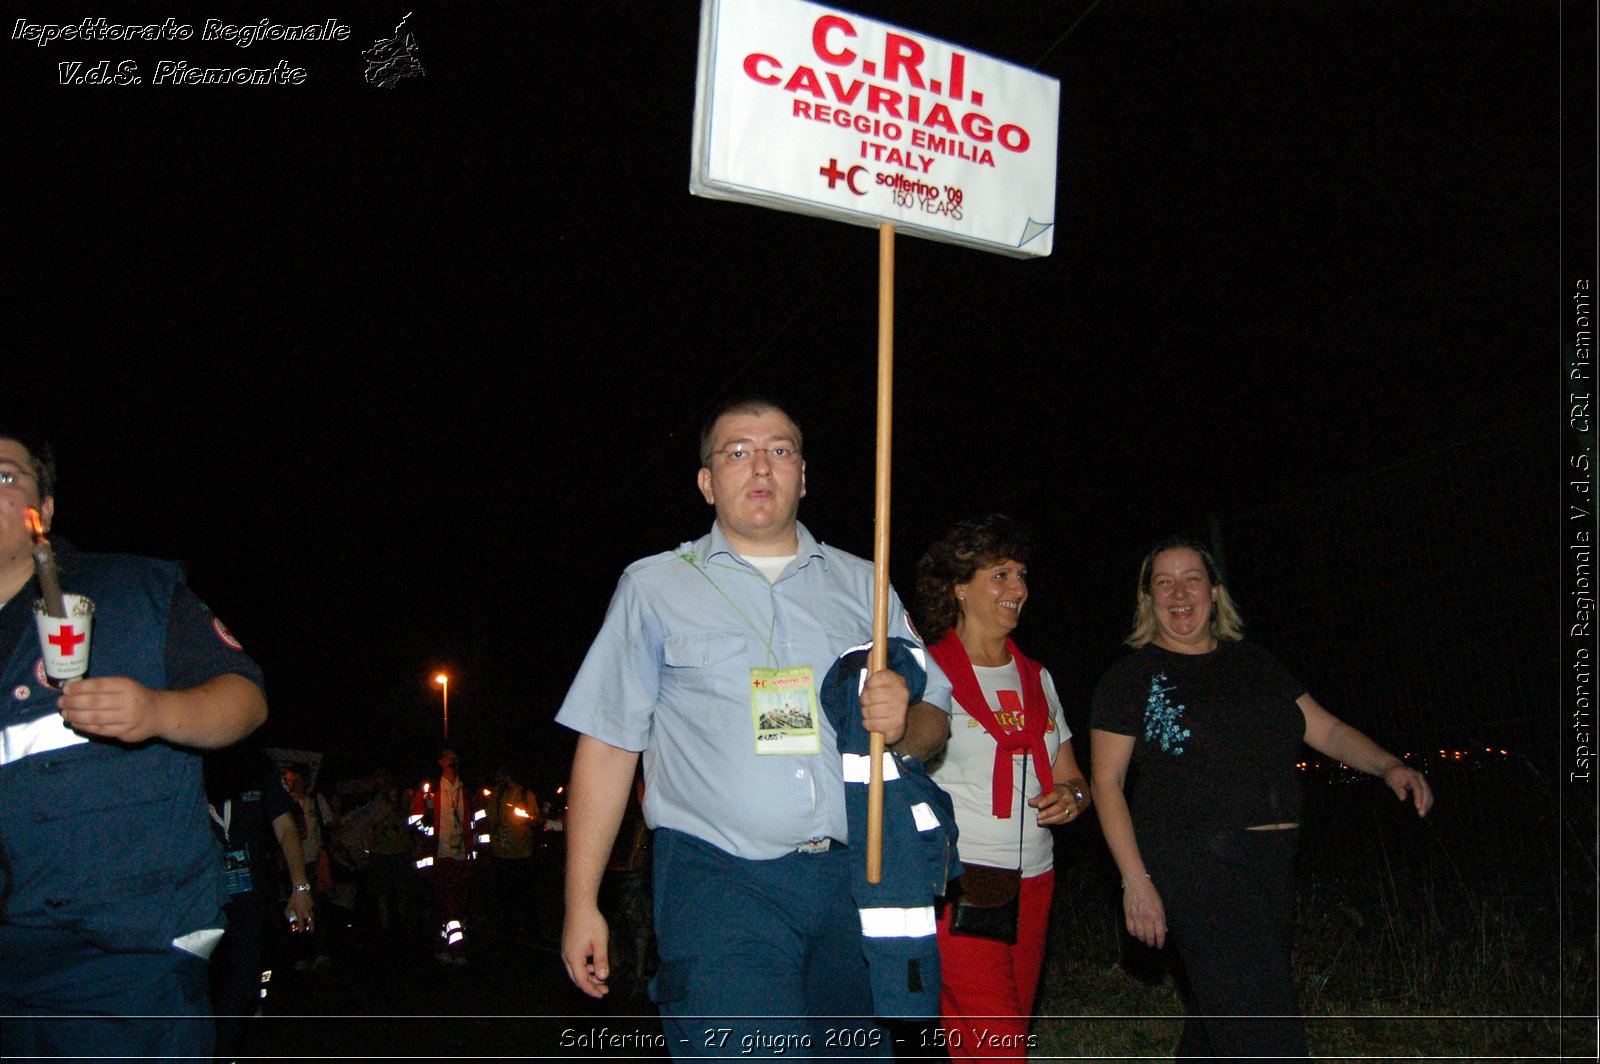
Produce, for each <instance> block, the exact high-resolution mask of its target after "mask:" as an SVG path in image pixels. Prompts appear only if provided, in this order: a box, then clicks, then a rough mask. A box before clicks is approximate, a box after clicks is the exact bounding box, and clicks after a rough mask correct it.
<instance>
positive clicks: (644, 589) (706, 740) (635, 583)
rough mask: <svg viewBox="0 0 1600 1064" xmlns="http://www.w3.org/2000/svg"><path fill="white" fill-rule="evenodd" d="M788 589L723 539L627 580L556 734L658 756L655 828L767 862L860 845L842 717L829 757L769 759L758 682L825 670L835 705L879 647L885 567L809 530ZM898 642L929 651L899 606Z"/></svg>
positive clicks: (892, 607) (932, 690)
mask: <svg viewBox="0 0 1600 1064" xmlns="http://www.w3.org/2000/svg"><path fill="white" fill-rule="evenodd" d="M796 532H797V534H798V537H799V550H798V552H797V553H796V555H795V559H794V561H792V562H790V563H789V565H788V566H787V567H786V568H785V569H784V571H783V573H782V574H781V575H780V576H779V577H778V579H777V581H776V582H773V583H769V582H768V581H767V578H766V577H765V576H763V575H761V573H760V572H759V571H757V570H756V569H755V568H754V567H753V566H751V565H750V564H749V563H748V562H746V561H744V559H742V558H740V557H739V555H738V554H737V553H735V551H734V550H733V548H732V547H731V546H730V545H729V544H728V541H727V538H726V537H725V536H724V535H723V534H722V529H721V528H720V527H718V526H716V525H713V526H712V529H711V534H710V535H708V536H705V537H703V538H701V539H700V540H698V541H696V542H694V543H685V544H683V545H682V546H680V547H679V548H678V549H677V550H675V551H668V552H666V553H664V554H658V555H655V556H654V557H651V558H645V559H643V560H641V561H638V562H635V563H634V564H632V565H630V566H629V567H628V568H627V571H625V572H624V573H623V574H622V580H621V581H620V582H619V583H618V585H617V591H616V594H615V595H613V596H612V598H611V605H610V607H609V608H608V609H607V611H606V618H605V622H604V623H603V624H602V625H601V628H600V634H599V636H598V637H596V639H595V641H594V644H593V646H591V647H590V648H589V653H588V655H587V656H586V657H585V658H584V662H583V666H582V668H580V669H579V670H578V676H577V678H576V679H575V680H574V681H573V683H572V687H571V689H570V690H569V691H568V692H567V697H566V700H565V701H564V702H563V703H562V705H561V710H560V712H558V713H557V714H556V720H557V721H558V722H560V723H561V724H564V725H566V726H567V727H569V728H571V729H573V730H574V731H578V732H582V733H583V734H585V735H589V736H592V737H593V738H596V739H599V740H600V741H602V742H605V743H609V744H610V745H612V746H616V747H620V748H622V749H625V750H641V751H643V754H644V756H643V761H644V776H645V806H644V812H645V820H646V822H647V823H648V824H649V825H650V826H651V827H652V828H656V827H667V828H672V829H674V830H677V831H683V832H687V833H688V834H691V835H694V836H696V837H697V838H700V839H704V840H705V841H706V842H709V843H711V844H713V845H715V846H718V847H720V848H721V849H723V850H725V851H727V852H728V853H731V854H734V855H735V856H738V857H744V858H748V859H752V860H765V859H769V858H774V857H781V856H783V855H784V854H786V853H789V852H791V851H793V850H794V848H795V847H796V846H797V845H799V844H800V843H802V842H805V841H807V840H809V839H816V838H825V837H826V838H834V839H838V840H840V841H845V842H847V841H849V828H848V827H847V826H846V822H845V802H844V779H843V775H842V772H841V766H840V757H839V753H838V744H837V742H836V740H835V736H834V732H833V728H832V726H831V725H830V724H829V723H828V719H827V716H826V714H824V713H822V712H821V705H820V703H819V704H818V706H817V710H818V718H819V723H820V726H821V752H820V753H818V754H805V755H797V754H779V755H767V756H758V755H757V754H756V752H755V735H754V729H753V725H752V722H751V711H750V670H751V669H752V668H789V667H793V666H801V665H809V666H811V668H812V672H813V677H814V682H815V684H816V688H817V690H818V691H819V692H820V690H821V686H822V679H823V677H824V676H826V675H827V674H828V669H829V668H830V667H831V666H832V665H833V661H834V659H835V658H836V657H838V656H839V655H840V654H842V653H844V652H845V651H846V650H849V649H850V648H851V647H855V646H860V645H862V644H864V643H870V642H871V641H872V590H873V589H872V584H873V578H872V566H871V565H870V564H869V563H867V562H865V561H863V560H862V559H860V558H857V557H855V556H854V555H851V554H846V553H845V552H843V551H840V550H835V549H833V548H832V547H827V546H824V545H822V544H820V543H818V542H817V541H816V540H815V539H814V538H813V537H812V535H811V533H810V532H808V531H807V530H806V528H805V526H804V525H797V526H796ZM889 634H890V635H891V636H894V635H898V636H904V637H906V638H909V639H913V640H916V641H917V642H918V643H919V645H920V642H921V641H920V640H917V639H916V636H915V634H914V633H913V632H912V629H911V626H910V623H909V621H908V620H907V619H906V613H905V609H904V608H903V607H902V606H901V604H900V600H899V598H898V597H897V596H895V595H894V594H893V593H892V592H891V594H890V602H889ZM927 666H928V685H927V690H926V692H925V693H924V694H923V701H926V702H930V703H932V704H934V705H936V706H939V707H940V708H942V709H945V710H946V711H948V710H949V706H950V684H949V682H948V681H947V680H946V679H945V677H944V674H943V673H941V672H939V668H938V666H937V665H935V664H934V663H933V661H932V659H931V658H930V659H928V661H927Z"/></svg>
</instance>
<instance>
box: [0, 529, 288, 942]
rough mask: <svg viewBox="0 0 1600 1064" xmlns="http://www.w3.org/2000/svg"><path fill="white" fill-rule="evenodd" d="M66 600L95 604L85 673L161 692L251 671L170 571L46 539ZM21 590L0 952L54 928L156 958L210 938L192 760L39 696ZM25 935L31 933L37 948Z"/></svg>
mask: <svg viewBox="0 0 1600 1064" xmlns="http://www.w3.org/2000/svg"><path fill="white" fill-rule="evenodd" d="M57 556H58V558H59V560H60V563H61V582H62V587H63V589H64V590H65V591H68V592H76V593H78V594H83V595H87V596H88V597H89V598H91V599H93V600H94V603H95V613H94V628H93V639H92V642H91V647H90V649H91V653H90V659H89V664H90V669H89V675H90V676H127V677H130V678H132V679H134V680H137V681H139V682H140V683H142V684H144V685H146V686H147V687H152V688H155V689H158V690H164V689H184V688H188V687H193V686H195V685H196V684H199V683H202V682H204V681H205V680H207V679H210V678H211V677H214V676H217V675H221V674H223V673H228V672H235V673H239V674H241V675H243V676H245V677H246V678H248V679H250V680H251V681H253V682H255V683H257V684H259V683H261V673H260V670H259V669H258V668H257V666H256V664H255V662H253V661H251V660H250V658H249V657H248V656H246V655H245V654H244V653H243V652H242V651H241V650H240V649H239V647H238V643H237V642H236V641H234V639H233V637H232V635H230V634H229V633H228V631H227V629H226V628H225V627H223V626H222V624H221V622H220V621H217V620H216V619H215V618H214V617H212V616H211V614H210V612H209V611H208V610H207V609H206V608H205V606H204V604H202V603H201V602H200V600H199V599H198V598H196V597H195V595H194V593H193V592H191V591H190V590H189V589H188V587H187V586H186V585H185V584H184V582H183V571H182V568H181V567H180V566H179V565H178V564H177V563H174V562H161V561H155V560H152V559H148V558H137V557H132V556H128V555H103V554H85V553H80V552H77V551H73V550H71V548H70V547H67V546H66V545H65V544H63V543H61V542H60V541H59V540H58V541H57ZM37 595H38V588H37V586H36V584H34V583H30V584H29V585H28V586H27V587H25V588H23V589H22V590H21V591H19V592H17V594H16V595H15V596H13V598H12V600H11V601H10V603H9V604H8V605H7V606H6V607H5V608H4V609H0V656H3V660H4V661H5V672H4V686H3V687H0V794H3V795H4V796H5V797H4V801H0V899H3V904H4V908H3V909H0V940H3V938H4V936H6V935H7V933H8V932H9V931H10V930H11V929H12V928H28V929H53V930H55V931H58V932H60V933H62V934H64V935H71V936H75V937H76V938H79V939H82V940H84V941H87V942H89V943H91V944H93V945H95V946H98V947H100V948H101V949H104V950H108V951H113V952H153V951H163V950H167V949H169V948H170V946H171V945H172V944H173V942H174V940H175V939H179V938H181V937H182V936H184V935H188V934H190V933H192V932H195V931H200V930H203V929H206V928H216V927H220V926H222V916H221V911H222V904H223V901H224V900H225V899H224V896H223V893H222V884H221V872H222V861H221V853H220V851H219V849H218V844H217V840H216V837H215V834H214V833H213V832H212V830H211V823H210V815H209V813H208V812H207V810H206V801H205V794H204V789H203V786H202V779H201V761H200V757H199V755H198V754H197V753H195V752H194V751H190V750H183V749H178V748H176V747H172V746H168V745H167V744H166V743H163V742H158V741H150V742H145V743H140V744H137V745H133V746H130V745H127V744H123V743H118V742H112V741H104V740H98V739H94V740H91V739H88V738H87V737H85V736H81V735H78V734H77V733H75V732H73V731H71V729H69V728H67V727H66V726H65V725H64V724H63V723H62V721H61V717H60V715H59V713H58V712H57V709H56V700H57V699H58V698H59V692H57V691H55V690H53V689H51V688H49V687H47V686H46V685H45V683H44V671H43V663H42V661H41V659H40V654H39V642H38V636H37V634H36V630H35V628H34V621H33V613H32V611H33V600H34V598H35V597H37ZM36 934H37V930H34V931H33V932H32V936H33V937H36Z"/></svg>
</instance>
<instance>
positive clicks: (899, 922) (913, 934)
mask: <svg viewBox="0 0 1600 1064" xmlns="http://www.w3.org/2000/svg"><path fill="white" fill-rule="evenodd" d="M861 933H862V934H863V935H865V936H866V937H867V938H927V937H929V936H930V935H932V934H933V933H934V917H933V906H931V905H922V906H918V907H916V908H913V909H862V910H861Z"/></svg>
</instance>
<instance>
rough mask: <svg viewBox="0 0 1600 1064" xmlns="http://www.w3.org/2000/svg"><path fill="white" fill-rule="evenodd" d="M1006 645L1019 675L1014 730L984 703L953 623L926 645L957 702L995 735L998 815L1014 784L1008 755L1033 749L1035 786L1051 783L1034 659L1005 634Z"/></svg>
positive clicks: (1044, 706) (1045, 709)
mask: <svg viewBox="0 0 1600 1064" xmlns="http://www.w3.org/2000/svg"><path fill="white" fill-rule="evenodd" d="M1006 650H1007V652H1009V653H1010V655H1011V660H1012V661H1014V662H1016V663H1017V675H1018V676H1020V677H1021V678H1022V713H1023V717H1024V723H1023V726H1022V730H1021V731H1017V732H1008V731H1006V730H1005V728H1004V727H1003V726H1001V724H1000V719H999V718H998V717H997V716H995V712H994V710H992V709H990V708H989V703H988V700H987V699H985V698H984V697H983V688H982V687H979V686H978V674H977V673H975V672H973V671H972V659H971V658H970V657H968V656H967V648H966V647H964V646H962V645H961V638H960V637H959V636H957V635H956V630H955V629H954V628H952V629H950V630H949V631H948V632H946V633H945V636H944V638H943V639H941V640H939V641H938V642H937V643H935V644H934V645H932V646H930V647H929V648H928V653H930V654H932V655H933V660H934V661H936V662H938V663H939V668H941V669H943V670H944V674H945V676H946V677H948V678H949V680H950V686H951V687H952V688H953V689H954V690H955V696H956V701H957V702H960V703H961V708H962V709H964V710H966V711H967V715H968V716H970V717H971V718H972V719H973V720H975V721H977V722H978V723H979V724H981V725H983V730H984V731H986V732H988V733H989V735H990V736H991V737H992V738H993V739H994V815H995V818H996V819H999V820H1010V819H1011V795H1012V788H1013V787H1014V786H1015V783H1014V779H1013V776H1012V768H1013V766H1012V761H1011V759H1012V757H1014V756H1015V755H1017V754H1032V755H1033V768H1034V771H1035V772H1037V773H1038V775H1039V786H1040V787H1042V788H1044V790H1043V791H1042V792H1041V793H1044V794H1049V793H1050V791H1051V790H1052V789H1053V788H1054V787H1055V781H1054V780H1053V779H1051V777H1050V754H1049V752H1048V751H1047V750H1046V749H1045V745H1044V726H1045V723H1046V722H1047V721H1049V719H1050V706H1049V704H1048V703H1047V702H1045V700H1044V683H1043V681H1041V680H1040V679H1039V663H1038V662H1037V661H1034V660H1033V659H1031V658H1027V657H1024V656H1023V654H1022V651H1020V650H1018V649H1017V644H1015V643H1013V642H1012V641H1011V640H1010V639H1007V640H1006Z"/></svg>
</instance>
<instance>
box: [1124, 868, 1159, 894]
mask: <svg viewBox="0 0 1600 1064" xmlns="http://www.w3.org/2000/svg"><path fill="white" fill-rule="evenodd" d="M1133 878H1134V880H1135V881H1136V882H1137V881H1138V880H1141V879H1150V873H1149V872H1146V873H1145V874H1144V875H1142V876H1134V877H1133ZM1150 882H1152V883H1154V882H1155V880H1153V879H1150ZM1122 889H1123V890H1127V889H1128V881H1127V880H1126V879H1124V880H1123V881H1122Z"/></svg>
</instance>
